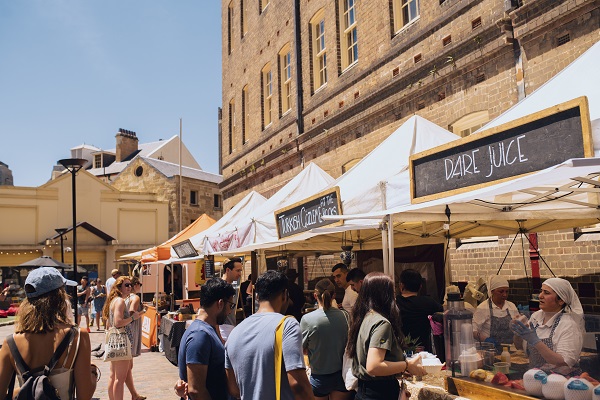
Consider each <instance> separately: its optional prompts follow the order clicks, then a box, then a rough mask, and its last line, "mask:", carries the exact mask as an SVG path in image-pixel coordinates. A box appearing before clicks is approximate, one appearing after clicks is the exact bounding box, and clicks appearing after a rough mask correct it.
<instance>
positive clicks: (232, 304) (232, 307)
mask: <svg viewBox="0 0 600 400" xmlns="http://www.w3.org/2000/svg"><path fill="white" fill-rule="evenodd" d="M225 301H226V302H228V303H229V309H231V310H233V309H234V308H235V303H233V302H231V301H229V300H225Z"/></svg>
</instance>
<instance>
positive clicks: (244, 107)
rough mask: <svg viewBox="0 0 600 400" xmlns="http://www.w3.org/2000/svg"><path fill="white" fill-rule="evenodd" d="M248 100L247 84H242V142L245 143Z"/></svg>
mask: <svg viewBox="0 0 600 400" xmlns="http://www.w3.org/2000/svg"><path fill="white" fill-rule="evenodd" d="M249 100H250V98H249V94H248V85H244V87H243V88H242V144H246V143H247V142H248V138H247V137H246V130H247V129H248V123H249V122H250V115H249V113H248V102H249Z"/></svg>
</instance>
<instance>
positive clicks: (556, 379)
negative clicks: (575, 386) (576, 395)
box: [542, 374, 567, 400]
mask: <svg viewBox="0 0 600 400" xmlns="http://www.w3.org/2000/svg"><path fill="white" fill-rule="evenodd" d="M566 382H567V378H565V377H564V376H562V375H559V374H550V375H548V378H546V382H542V395H543V396H544V398H546V399H548V400H563V399H564V398H565V383H566Z"/></svg>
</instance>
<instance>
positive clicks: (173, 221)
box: [112, 159, 223, 237]
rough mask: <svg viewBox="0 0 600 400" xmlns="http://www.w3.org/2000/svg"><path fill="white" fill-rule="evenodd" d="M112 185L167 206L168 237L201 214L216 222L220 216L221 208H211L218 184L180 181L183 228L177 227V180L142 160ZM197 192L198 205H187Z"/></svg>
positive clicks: (136, 161) (134, 162) (192, 180)
mask: <svg viewBox="0 0 600 400" xmlns="http://www.w3.org/2000/svg"><path fill="white" fill-rule="evenodd" d="M138 167H142V171H143V172H142V173H141V176H137V175H136V170H137V169H138ZM112 185H113V186H114V187H115V188H116V189H118V190H123V191H133V192H147V193H155V194H157V195H158V198H159V200H161V201H166V202H168V203H169V235H168V236H169V237H172V236H174V235H175V234H177V233H178V232H179V231H180V230H181V229H183V228H185V227H186V226H188V225H189V224H190V223H192V222H193V221H195V220H196V219H197V218H198V217H200V216H201V215H202V214H203V213H206V214H207V215H208V216H210V217H211V218H213V219H216V220H218V219H219V218H221V217H222V216H223V210H222V207H221V208H218V207H214V206H213V198H214V197H213V196H214V195H215V194H217V195H220V191H219V188H218V185H217V184H215V183H211V182H206V181H201V180H197V179H191V178H187V177H184V178H183V190H182V194H183V201H182V203H181V204H182V208H181V211H182V218H181V223H182V227H181V229H180V228H179V218H178V216H179V203H178V197H179V177H178V176H175V177H172V178H168V177H166V176H165V175H164V174H162V173H161V172H159V171H158V170H156V169H155V168H154V167H152V166H151V165H149V164H147V163H146V162H144V161H143V160H142V159H136V160H134V161H133V162H131V163H130V164H129V165H128V166H127V168H125V169H124V170H123V171H122V172H121V173H120V174H119V176H118V177H117V178H116V179H115V181H114V182H112ZM192 190H194V191H196V192H197V193H198V197H197V203H198V204H195V205H193V204H190V192H191V191H192Z"/></svg>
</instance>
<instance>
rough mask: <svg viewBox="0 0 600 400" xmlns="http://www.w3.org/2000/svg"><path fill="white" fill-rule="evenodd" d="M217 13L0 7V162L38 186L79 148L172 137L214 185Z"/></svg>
mask: <svg viewBox="0 0 600 400" xmlns="http://www.w3.org/2000/svg"><path fill="white" fill-rule="evenodd" d="M220 106H221V2H220V1H218V0H126V1H123V0H102V1H81V0H27V1H16V0H0V161H1V162H3V163H5V164H7V165H8V167H9V168H10V169H11V171H12V174H13V180H14V185H15V186H30V187H31V186H39V185H42V184H44V183H45V182H47V181H48V180H49V179H50V175H51V172H52V167H53V166H54V165H56V163H57V161H58V160H59V159H62V158H70V149H71V148H73V147H76V146H78V145H81V144H83V143H85V144H90V145H93V146H96V147H99V148H101V149H106V150H108V149H114V148H115V135H116V133H117V132H118V130H119V128H123V129H127V130H130V131H134V132H136V133H137V136H138V139H139V142H140V143H147V142H154V141H157V140H159V139H168V138H170V137H172V136H173V135H177V134H179V119H180V118H182V120H183V124H182V125H183V142H184V144H185V145H186V146H187V147H188V149H189V150H190V151H191V152H192V154H193V155H194V157H195V158H196V160H197V161H198V163H200V166H201V167H202V169H204V170H205V171H208V172H213V173H218V146H217V144H218V130H217V122H218V108H219V107H220Z"/></svg>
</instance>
